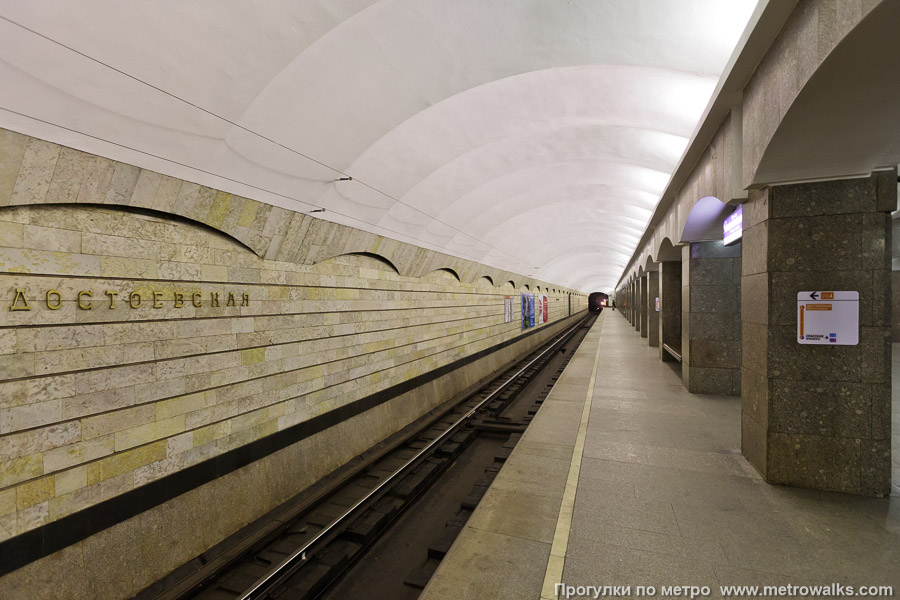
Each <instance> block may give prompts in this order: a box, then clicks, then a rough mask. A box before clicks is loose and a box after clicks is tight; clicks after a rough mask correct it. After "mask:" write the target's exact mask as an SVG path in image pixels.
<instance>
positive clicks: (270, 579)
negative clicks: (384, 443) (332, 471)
mask: <svg viewBox="0 0 900 600" xmlns="http://www.w3.org/2000/svg"><path fill="white" fill-rule="evenodd" d="M586 320H587V317H585V318H584V319H581V320H580V321H578V323H577V324H575V325H573V326H572V327H571V328H569V329H567V330H566V331H565V332H564V333H562V334H560V336H559V337H558V338H557V339H556V341H554V342H553V343H552V344H551V345H550V347H549V348H547V349H546V350H544V351H543V352H541V353H540V354H538V355H537V356H536V357H534V359H532V360H531V361H529V363H528V364H527V365H525V366H524V367H522V368H521V369H520V370H519V371H518V372H517V373H516V374H515V375H512V376H510V377H509V379H507V380H506V381H504V382H503V383H502V384H501V385H500V387H498V388H497V389H496V390H494V391H493V392H491V393H490V394H488V395H487V397H486V398H485V399H484V400H482V401H481V402H479V403H478V404H477V405H475V406H474V407H473V408H472V409H470V410H469V411H468V412H467V413H466V414H465V415H463V416H462V417H460V418H459V419H457V420H456V422H454V423H453V425H451V426H450V427H448V428H447V429H446V430H445V431H444V432H443V433H442V434H441V435H439V436H438V437H436V438H435V439H434V440H432V441H431V442H430V443H429V444H428V445H427V446H425V447H424V448H422V449H421V450H419V452H417V453H416V455H415V456H413V457H412V458H411V459H409V460H408V461H407V462H406V463H405V464H404V465H403V466H401V467H399V468H398V469H397V470H396V471H394V472H393V473H391V474H390V475H389V476H388V477H387V478H385V479H384V480H383V481H382V482H381V483H379V484H378V485H377V486H375V487H374V488H373V489H372V490H371V491H370V492H369V493H368V494H366V495H365V496H364V497H362V498H361V499H360V500H359V501H357V502H356V503H355V504H354V505H353V506H351V507H350V508H348V509H347V510H346V511H345V512H344V513H343V514H341V515H340V516H338V517H336V518H335V519H334V520H333V521H331V523H329V524H328V525H326V526H325V528H324V529H322V531H320V532H319V533H317V534H316V535H315V537H313V538H312V539H311V540H309V541H308V542H306V543H305V544H303V546H301V547H300V548H298V549H297V550H295V551H294V552H293V553H292V554H291V555H290V556H288V557H287V558H285V559H284V560H283V561H281V562H280V563H279V564H278V566H277V567H275V568H274V569H272V570H271V571H270V572H269V573H267V574H265V575H263V576H262V577H261V578H260V579H258V580H257V581H256V583H254V584H253V585H252V586H251V587H250V588H249V589H248V590H247V591H245V592H244V593H243V594H241V596H240V597H239V598H238V600H253V599H254V598H261V597H262V596H263V594H266V593H268V592H269V591H270V589H271V588H273V587H275V586H277V585H280V584H282V583H284V582H285V581H286V580H287V578H288V577H290V576H292V575H293V574H294V573H295V572H296V571H297V570H298V569H299V568H300V567H302V566H303V565H304V564H305V561H307V560H308V559H307V557H306V553H307V552H308V551H309V550H310V548H312V547H313V546H315V545H316V544H318V543H319V542H320V541H321V540H322V539H323V538H325V537H326V536H327V535H329V534H330V533H332V532H333V530H334V529H336V528H337V527H338V526H339V525H340V524H341V523H342V522H343V521H344V520H346V519H347V517H349V516H350V515H351V514H353V513H354V512H355V511H356V510H357V509H358V508H359V507H360V506H362V505H363V504H365V503H366V502H368V501H369V500H370V499H371V498H372V497H374V496H375V495H376V494H378V492H380V491H381V490H382V489H384V488H385V486H387V485H388V484H389V483H391V482H393V481H394V480H395V479H396V478H397V477H399V476H400V475H401V474H405V471H406V470H407V469H408V468H409V467H410V466H411V465H413V464H414V463H416V462H417V461H418V460H419V459H420V458H422V457H423V456H424V455H425V454H426V453H428V451H430V450H431V449H432V448H434V446H436V445H437V444H438V443H440V442H441V441H443V440H444V438H446V437H447V436H448V435H450V433H451V432H454V431H455V430H456V428H457V427H459V425H461V424H462V423H463V422H465V421H466V420H468V419H469V418H470V417H471V416H472V415H473V414H475V412H477V411H478V409H480V408H481V407H482V406H484V405H485V404H487V403H488V402H489V401H490V400H491V399H492V398H494V396H496V395H497V394H499V393H500V392H502V391H503V390H504V389H505V388H506V387H507V386H508V385H509V384H511V383H512V382H513V381H515V380H516V379H517V378H518V377H519V376H520V375H522V373H524V372H525V371H527V370H528V369H529V368H530V367H531V365H533V364H534V363H536V362H537V361H538V360H540V359H541V358H542V357H543V356H544V355H545V354H547V353H548V352H550V351H551V350H553V349H554V348H555V347H556V346H557V345H558V344H559V343H560V342H561V341H562V340H563V338H565V337H566V336H568V335H570V334H571V333H573V332H575V331H576V330H577V329H578V328H580V327H581V326H582V325H583V324H584V322H585V321H586Z"/></svg>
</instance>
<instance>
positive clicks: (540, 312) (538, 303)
mask: <svg viewBox="0 0 900 600" xmlns="http://www.w3.org/2000/svg"><path fill="white" fill-rule="evenodd" d="M534 313H535V314H534V322H535V324H536V325H540V324H541V323H543V322H544V297H543V296H541V295H540V294H537V295H536V296H535V297H534Z"/></svg>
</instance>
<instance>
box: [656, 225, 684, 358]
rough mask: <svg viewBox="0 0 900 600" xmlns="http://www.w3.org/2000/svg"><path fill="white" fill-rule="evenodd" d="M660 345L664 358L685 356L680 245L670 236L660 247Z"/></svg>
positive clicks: (661, 354)
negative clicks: (683, 353)
mask: <svg viewBox="0 0 900 600" xmlns="http://www.w3.org/2000/svg"><path fill="white" fill-rule="evenodd" d="M658 255H659V260H660V262H659V304H660V308H659V312H660V314H659V342H660V343H659V347H660V358H661V359H662V360H663V362H673V361H674V362H679V363H680V362H681V360H682V345H681V334H682V323H681V317H682V315H681V306H682V302H681V300H682V298H681V294H682V281H681V249H680V248H676V247H674V246H673V245H672V243H671V242H670V241H669V239H668V238H666V239H664V240H663V243H662V245H661V247H660V250H659V253H658Z"/></svg>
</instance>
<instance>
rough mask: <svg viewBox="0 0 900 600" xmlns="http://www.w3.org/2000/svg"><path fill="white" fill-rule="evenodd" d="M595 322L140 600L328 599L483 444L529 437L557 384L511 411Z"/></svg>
mask: <svg viewBox="0 0 900 600" xmlns="http://www.w3.org/2000/svg"><path fill="white" fill-rule="evenodd" d="M593 319H594V317H592V316H589V317H586V318H585V319H582V320H581V321H579V322H578V323H577V324H575V325H574V326H572V327H570V328H569V329H567V330H566V331H564V332H563V333H562V334H560V335H559V336H557V337H556V338H555V339H553V340H551V341H550V342H548V343H547V344H545V345H544V346H543V347H542V348H540V349H538V350H536V351H534V352H532V353H531V354H529V355H528V356H527V357H525V358H524V359H523V360H521V361H520V362H519V363H517V364H515V365H513V366H512V367H509V368H507V369H505V370H504V372H503V373H502V374H501V375H500V377H498V378H497V379H494V380H493V381H491V382H489V383H488V384H487V385H484V386H483V387H481V388H480V389H477V391H476V392H475V393H474V394H469V395H468V396H466V397H464V399H463V400H462V401H460V402H458V403H456V404H455V406H452V407H451V408H449V409H447V410H444V411H443V412H442V413H439V414H438V413H435V414H438V416H437V417H436V418H434V417H432V418H430V420H426V421H425V424H424V425H420V426H419V427H418V428H410V427H408V428H405V430H404V435H402V436H401V437H400V438H399V439H394V440H393V442H392V443H390V444H385V445H384V447H382V448H379V449H373V450H375V452H374V453H372V454H371V455H369V456H364V457H361V458H359V459H358V460H356V461H354V462H355V463H356V464H354V465H353V467H352V468H345V469H343V473H340V474H338V476H337V477H334V478H332V479H333V480H332V481H329V482H323V484H321V485H318V487H317V486H314V488H317V489H312V490H311V496H310V497H308V498H306V499H305V500H302V501H298V500H297V499H295V500H294V501H292V502H291V503H289V504H290V505H291V506H288V505H286V506H284V507H282V508H280V509H276V510H275V511H272V513H270V515H268V519H266V521H265V522H262V523H257V524H256V527H255V532H253V533H252V534H251V535H248V536H246V538H245V542H244V543H243V544H236V545H235V548H233V549H231V550H230V551H225V552H222V553H221V554H220V555H218V556H217V557H215V558H214V559H212V560H210V561H209V564H207V565H205V567H204V566H201V567H200V568H195V569H186V570H189V571H193V572H192V573H190V575H189V576H187V577H183V578H182V579H181V580H180V581H178V582H177V583H175V584H174V585H172V584H170V585H168V586H165V587H167V588H168V589H166V590H165V591H163V592H159V591H158V590H159V588H160V587H162V586H160V585H157V586H154V587H155V588H156V590H157V591H156V593H153V591H152V590H153V587H151V588H148V590H145V591H144V592H143V593H142V594H140V595H138V596H137V599H139V600H151V599H152V600H187V599H189V598H191V599H196V600H233V599H236V598H239V599H241V600H256V599H259V598H279V597H280V598H291V599H295V598H296V599H305V598H317V597H320V596H321V595H322V594H323V593H324V592H325V591H326V590H327V588H328V586H330V585H331V584H332V583H333V582H335V581H336V580H338V579H339V578H340V577H341V576H342V575H343V574H344V572H345V571H346V570H347V569H348V568H349V567H350V566H351V565H353V563H354V562H356V561H357V560H359V559H360V557H361V556H362V555H363V554H364V553H365V551H366V550H367V549H368V548H369V547H370V546H372V544H374V543H375V542H376V540H378V538H379V536H380V535H382V534H383V533H384V532H385V531H387V530H388V528H389V527H390V526H391V525H392V524H393V523H394V522H396V521H397V519H398V518H399V517H400V516H401V514H403V512H404V511H405V510H406V509H407V508H409V507H410V506H412V505H413V504H414V503H415V502H416V500H417V499H418V498H419V497H420V496H421V495H422V494H423V493H424V492H425V491H426V490H427V489H428V488H429V487H430V486H431V485H432V484H433V483H434V482H435V481H437V480H438V479H439V478H440V476H441V475H442V474H443V473H444V472H445V471H446V470H447V468H448V467H449V466H450V465H451V464H453V462H454V461H455V460H457V458H458V457H459V456H460V455H461V454H462V453H463V452H464V451H465V450H466V449H467V448H468V447H469V446H470V445H471V444H472V442H473V441H474V440H475V439H476V438H477V437H478V435H480V434H481V435H494V436H496V435H498V434H504V435H507V436H508V437H507V442H509V441H510V440H513V439H516V438H517V437H518V435H520V434H521V432H522V431H524V429H525V427H526V426H527V424H528V422H530V420H531V416H532V415H533V414H534V413H535V412H536V410H537V407H538V405H539V402H540V401H542V399H543V396H545V395H546V393H547V392H548V391H549V389H550V388H551V387H552V383H548V384H547V386H546V389H545V390H543V393H542V394H538V400H537V401H536V402H535V403H534V404H533V405H530V406H527V407H524V409H523V408H515V407H514V404H513V403H514V402H515V400H516V399H517V398H518V396H519V395H520V394H521V392H522V390H524V389H525V388H526V386H527V385H528V382H529V381H531V380H532V379H533V378H535V377H536V376H537V375H538V374H539V373H540V372H541V371H542V369H544V367H546V366H547V365H548V364H550V362H551V360H552V359H553V358H554V357H555V356H558V355H560V353H559V350H560V348H562V347H563V346H565V345H566V344H567V343H568V342H569V340H570V339H572V338H573V336H575V335H576V334H577V333H579V332H583V331H586V328H589V326H590V324H592V323H593ZM571 355H572V354H571V353H569V354H568V356H569V357H571ZM558 362H559V361H557V363H558ZM566 362H567V361H566ZM554 380H555V378H554ZM507 411H508V414H504V413H505V412H507ZM420 421H421V420H420ZM510 434H512V435H510ZM379 446H382V445H379ZM376 448H378V447H376ZM510 450H511V446H509V447H508V448H507V449H506V450H505V452H500V453H499V454H500V456H498V457H496V468H492V467H488V469H487V470H486V472H485V477H484V478H482V481H479V484H478V485H476V486H475V489H473V490H472V492H471V493H470V494H469V496H468V497H467V498H466V500H465V501H464V502H463V503H462V510H461V512H460V513H459V514H458V515H457V517H455V518H454V519H453V520H451V522H450V523H448V527H449V529H447V530H445V534H444V535H442V537H441V538H440V539H439V540H437V541H435V543H433V544H432V546H433V551H432V550H429V552H428V556H427V561H426V563H425V564H424V565H422V568H420V569H418V570H417V572H418V577H417V578H414V579H415V581H411V582H410V583H412V584H416V583H417V582H421V580H422V577H423V576H424V574H425V573H426V572H427V571H429V570H433V569H432V568H431V566H432V564H431V563H433V561H435V560H438V559H439V558H440V557H442V556H443V552H445V551H446V549H445V548H449V544H451V543H452V541H453V539H455V533H453V532H458V530H459V528H460V527H461V526H462V524H464V523H465V519H466V518H467V514H470V512H471V510H472V509H474V506H475V504H477V502H478V500H480V498H481V496H482V495H483V494H484V492H485V491H486V490H487V486H488V485H489V484H490V481H491V480H492V479H493V474H496V471H497V470H499V465H500V463H501V462H502V461H503V460H504V459H505V455H504V454H508V452H509V451H510ZM451 533H453V536H452V537H450V534H451ZM442 549H443V550H442ZM186 567H187V566H186ZM195 567H196V565H195ZM426 581H427V580H426Z"/></svg>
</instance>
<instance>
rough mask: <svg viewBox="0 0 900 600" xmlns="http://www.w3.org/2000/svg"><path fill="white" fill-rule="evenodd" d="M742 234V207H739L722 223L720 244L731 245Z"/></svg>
mask: <svg viewBox="0 0 900 600" xmlns="http://www.w3.org/2000/svg"><path fill="white" fill-rule="evenodd" d="M743 233H744V207H743V205H739V206H738V207H737V210H736V211H734V212H733V213H731V214H730V215H728V217H727V218H726V219H725V222H724V223H722V243H723V244H725V245H726V246H727V245H728V244H733V243H735V242H736V241H738V240H739V239H741V235H742V234H743Z"/></svg>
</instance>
